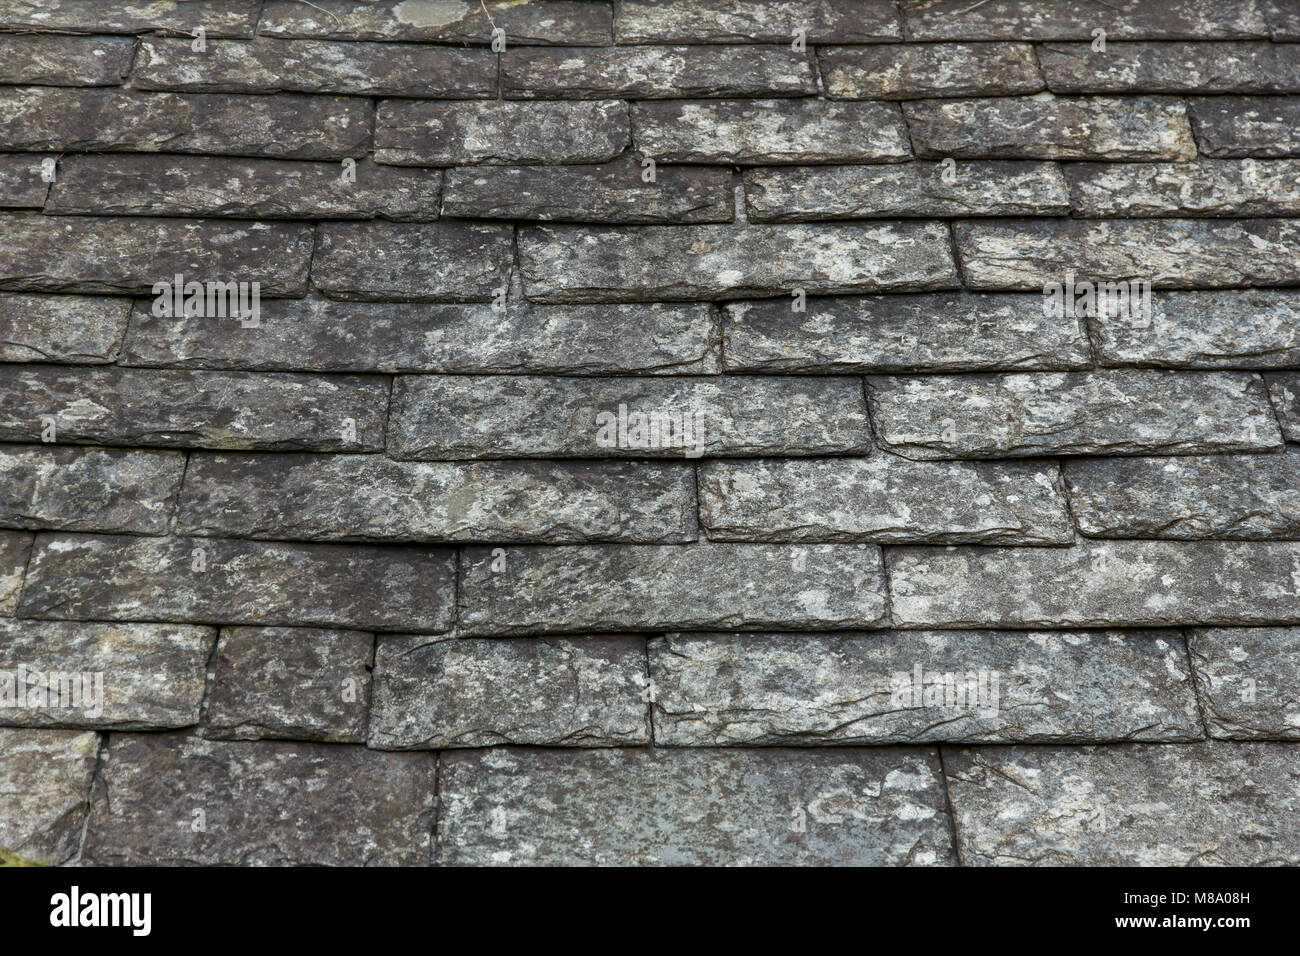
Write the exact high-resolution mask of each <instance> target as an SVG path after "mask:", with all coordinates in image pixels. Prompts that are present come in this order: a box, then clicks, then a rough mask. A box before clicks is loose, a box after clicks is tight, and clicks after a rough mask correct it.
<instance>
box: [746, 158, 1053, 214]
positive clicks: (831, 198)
mask: <svg viewBox="0 0 1300 956" xmlns="http://www.w3.org/2000/svg"><path fill="white" fill-rule="evenodd" d="M949 176H953V177H955V178H953V181H952V182H948V181H947V178H948V177H949ZM745 204H746V207H747V209H748V211H749V218H750V219H751V220H753V221H754V222H798V221H801V220H806V219H863V218H875V217H884V216H889V217H893V216H899V217H918V216H919V217H926V216H1059V215H1063V214H1065V213H1067V212H1068V211H1069V208H1070V196H1069V193H1068V192H1067V191H1066V188H1065V180H1064V179H1062V178H1061V172H1060V169H1059V168H1058V167H1057V165H1056V164H1055V163H1032V162H1015V161H1010V162H997V161H993V162H977V163H961V164H959V165H958V166H956V167H955V168H953V169H952V170H951V171H949V170H948V169H947V168H946V167H945V166H944V165H942V164H940V163H930V162H913V163H901V164H897V165H889V166H800V167H795V168H788V169H783V168H773V169H752V170H746V171H745Z"/></svg>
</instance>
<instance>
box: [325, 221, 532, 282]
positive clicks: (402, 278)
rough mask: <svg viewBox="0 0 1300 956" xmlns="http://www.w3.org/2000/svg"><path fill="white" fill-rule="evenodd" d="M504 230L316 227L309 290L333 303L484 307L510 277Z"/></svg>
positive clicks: (445, 225) (454, 225) (456, 225)
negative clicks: (355, 301) (433, 303)
mask: <svg viewBox="0 0 1300 956" xmlns="http://www.w3.org/2000/svg"><path fill="white" fill-rule="evenodd" d="M510 260H511V231H510V228H509V227H507V226H485V225H476V224H467V223H461V222H436V223H397V222H331V223H322V224H321V226H320V227H319V230H318V232H317V236H316V252H315V254H314V255H313V256H312V263H311V280H312V284H313V285H314V286H315V287H316V288H317V289H320V290H321V291H323V292H325V293H326V294H327V295H331V296H334V297H335V298H339V299H378V300H385V299H387V300H393V299H397V300H402V301H438V302H486V301H488V300H490V299H491V298H492V297H493V296H494V295H495V294H496V292H495V290H496V289H498V288H504V286H505V281H506V277H507V276H508V275H509V272H510Z"/></svg>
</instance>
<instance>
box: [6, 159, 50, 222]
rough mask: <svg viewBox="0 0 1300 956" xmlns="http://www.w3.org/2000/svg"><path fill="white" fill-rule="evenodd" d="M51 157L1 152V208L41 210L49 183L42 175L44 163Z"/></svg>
mask: <svg viewBox="0 0 1300 956" xmlns="http://www.w3.org/2000/svg"><path fill="white" fill-rule="evenodd" d="M53 158H54V157H52V156H43V155H41V154H39V153H6V154H3V155H0V209H40V208H41V207H42V206H44V205H45V197H46V195H47V194H48V193H49V190H50V184H49V183H48V182H46V181H45V179H44V178H42V176H43V174H44V173H45V169H44V167H43V166H42V163H43V162H44V161H45V160H47V159H53Z"/></svg>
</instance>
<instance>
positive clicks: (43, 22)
mask: <svg viewBox="0 0 1300 956" xmlns="http://www.w3.org/2000/svg"><path fill="white" fill-rule="evenodd" d="M257 7H258V2H257V0H174V2H167V3H145V4H140V3H125V4H116V3H115V4H104V3H102V2H101V0H4V2H3V3H2V4H0V20H3V21H4V24H5V29H6V30H15V31H27V30H32V31H41V32H50V33H151V32H153V31H155V30H159V31H164V32H167V33H193V32H194V30H195V29H197V28H198V27H203V29H204V30H206V31H207V34H208V36H233V37H251V36H252V35H253V28H254V27H255V26H256V24H257Z"/></svg>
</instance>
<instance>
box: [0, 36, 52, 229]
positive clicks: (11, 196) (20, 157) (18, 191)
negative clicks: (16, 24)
mask: <svg viewBox="0 0 1300 956" xmlns="http://www.w3.org/2000/svg"><path fill="white" fill-rule="evenodd" d="M0 39H3V38H2V37H0ZM53 158H54V157H52V156H43V155H41V154H39V153H7V154H3V155H0V209H40V208H41V207H42V206H44V205H45V197H46V195H47V194H48V193H49V191H50V184H49V183H47V182H45V180H44V179H42V178H41V177H42V174H43V173H44V172H45V170H44V168H43V167H42V166H41V163H42V162H43V161H44V160H46V159H53Z"/></svg>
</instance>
